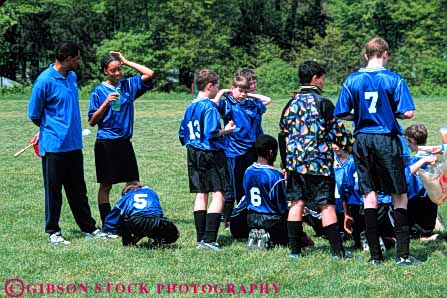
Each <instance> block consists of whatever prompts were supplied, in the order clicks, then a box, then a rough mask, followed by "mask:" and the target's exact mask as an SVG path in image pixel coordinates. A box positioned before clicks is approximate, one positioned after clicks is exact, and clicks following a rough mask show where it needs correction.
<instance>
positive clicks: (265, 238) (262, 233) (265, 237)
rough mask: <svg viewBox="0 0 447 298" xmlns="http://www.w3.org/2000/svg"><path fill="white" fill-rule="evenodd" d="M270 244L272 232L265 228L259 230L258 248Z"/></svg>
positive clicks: (265, 247)
mask: <svg viewBox="0 0 447 298" xmlns="http://www.w3.org/2000/svg"><path fill="white" fill-rule="evenodd" d="M269 246H270V234H269V233H268V232H267V231H266V230H264V229H260V230H258V245H257V248H258V249H267V248H269Z"/></svg>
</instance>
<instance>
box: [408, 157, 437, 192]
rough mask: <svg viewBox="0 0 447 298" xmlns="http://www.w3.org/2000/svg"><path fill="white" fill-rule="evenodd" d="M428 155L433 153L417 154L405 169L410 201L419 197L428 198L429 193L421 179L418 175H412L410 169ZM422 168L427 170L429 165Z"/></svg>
mask: <svg viewBox="0 0 447 298" xmlns="http://www.w3.org/2000/svg"><path fill="white" fill-rule="evenodd" d="M427 155H431V153H428V152H423V153H417V154H416V155H414V156H413V157H412V158H410V160H409V161H408V162H407V165H406V167H405V178H406V180H407V186H408V193H407V197H408V200H411V199H414V198H416V197H418V196H419V197H422V198H425V197H428V193H427V191H426V190H425V187H424V184H423V183H422V180H421V177H419V175H418V174H417V173H414V174H411V169H410V167H411V166H412V165H414V164H415V163H417V162H418V161H419V160H420V159H421V158H423V157H424V156H427ZM421 168H422V169H427V165H424V166H422V167H421Z"/></svg>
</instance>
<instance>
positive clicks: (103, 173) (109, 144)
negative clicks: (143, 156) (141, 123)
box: [95, 139, 140, 184]
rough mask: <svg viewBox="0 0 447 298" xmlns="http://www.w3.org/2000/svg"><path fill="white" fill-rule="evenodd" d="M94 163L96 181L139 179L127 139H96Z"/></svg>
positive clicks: (113, 181) (117, 181)
mask: <svg viewBox="0 0 447 298" xmlns="http://www.w3.org/2000/svg"><path fill="white" fill-rule="evenodd" d="M95 164H96V180H97V181H98V183H107V184H115V183H119V182H130V181H139V180H140V176H139V173H138V165H137V159H136V158H135V152H134V151H133V147H132V143H131V142H130V140H129V139H115V140H96V143H95Z"/></svg>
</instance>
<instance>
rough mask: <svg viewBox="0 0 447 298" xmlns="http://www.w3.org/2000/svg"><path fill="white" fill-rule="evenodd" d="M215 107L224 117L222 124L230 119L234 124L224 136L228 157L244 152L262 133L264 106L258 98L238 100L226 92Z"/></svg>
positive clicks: (225, 123)
mask: <svg viewBox="0 0 447 298" xmlns="http://www.w3.org/2000/svg"><path fill="white" fill-rule="evenodd" d="M217 109H218V110H219V112H220V114H221V115H222V117H223V119H224V125H227V123H228V122H229V121H230V120H233V121H234V123H235V125H236V128H235V129H234V130H233V132H232V133H230V134H227V135H226V136H225V154H226V155H227V156H228V157H236V156H240V155H243V154H245V153H246V152H247V151H248V150H249V149H250V148H252V147H253V144H254V143H255V142H256V139H257V138H258V137H259V136H261V135H263V134H264V132H263V131H262V125H261V122H262V114H264V113H265V111H266V107H265V106H264V104H263V103H262V102H261V101H260V100H257V99H254V98H250V97H247V98H246V99H244V100H242V101H240V102H239V101H237V100H236V99H234V98H233V96H231V94H228V93H227V94H225V95H224V96H222V98H221V99H220V102H219V107H218V108H217Z"/></svg>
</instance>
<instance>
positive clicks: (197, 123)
mask: <svg viewBox="0 0 447 298" xmlns="http://www.w3.org/2000/svg"><path fill="white" fill-rule="evenodd" d="M220 129H221V125H220V114H219V112H218V111H217V107H216V104H215V103H214V102H212V101H211V100H210V99H209V98H201V97H198V98H196V99H194V100H193V102H192V103H191V104H190V105H189V106H188V107H187V108H186V111H185V114H184V117H183V120H182V123H181V124H180V129H179V133H178V134H179V139H180V143H182V145H185V146H187V147H188V146H192V147H194V148H196V149H200V150H206V151H212V150H223V149H224V148H225V145H224V139H223V137H222V136H218V134H219V131H220Z"/></svg>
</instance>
